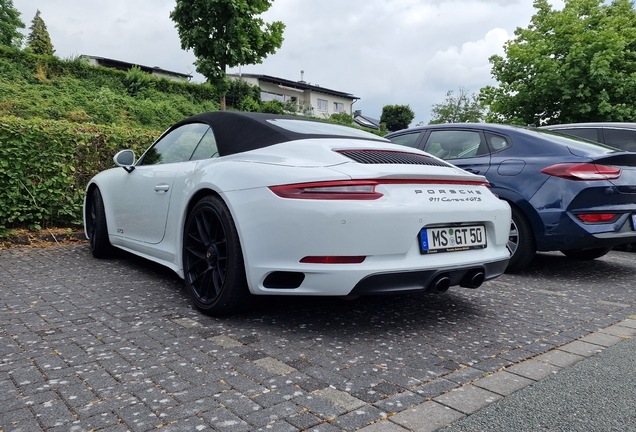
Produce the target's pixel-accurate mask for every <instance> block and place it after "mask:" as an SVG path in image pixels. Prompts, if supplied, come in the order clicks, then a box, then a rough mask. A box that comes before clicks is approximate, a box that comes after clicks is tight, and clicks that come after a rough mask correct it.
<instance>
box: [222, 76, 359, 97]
mask: <svg viewBox="0 0 636 432" xmlns="http://www.w3.org/2000/svg"><path fill="white" fill-rule="evenodd" d="M228 75H230V76H233V77H239V76H241V77H246V78H256V79H258V80H259V81H264V82H268V83H272V84H276V85H278V86H281V87H283V88H284V87H291V88H292V89H298V90H311V91H314V92H320V93H325V94H328V95H332V96H339V97H342V98H347V99H355V100H357V99H360V98H359V97H356V96H354V95H352V94H351V93H345V92H341V91H337V90H331V89H328V88H326V87H320V86H317V85H311V84H309V83H306V82H304V81H291V80H286V79H284V78H277V77H273V76H270V75H257V74H241V75H238V74H228Z"/></svg>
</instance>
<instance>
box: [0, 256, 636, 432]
mask: <svg viewBox="0 0 636 432" xmlns="http://www.w3.org/2000/svg"><path fill="white" fill-rule="evenodd" d="M635 276H636V254H632V253H626V252H616V251H614V252H611V253H610V254H609V255H607V256H605V257H603V258H601V259H599V260H596V261H591V262H577V261H572V260H569V259H567V258H565V257H564V256H562V255H561V254H558V253H550V254H539V255H537V257H536V258H535V260H534V262H533V264H532V265H531V267H530V268H528V270H527V271H525V272H523V273H520V274H515V275H504V276H502V277H501V278H499V279H497V280H494V281H491V282H488V283H486V284H484V285H483V286H482V287H481V288H479V289H477V290H470V289H465V288H454V289H451V290H450V291H448V292H447V293H446V294H444V295H438V296H434V295H404V296H392V297H367V298H359V299H357V300H354V301H344V300H341V299H329V298H263V299H262V301H261V302H260V303H261V306H260V308H259V309H258V310H256V311H253V312H250V313H245V314H240V315H235V316H231V317H224V318H211V317H207V316H205V315H203V314H201V313H200V312H198V311H197V310H196V309H193V307H192V306H191V303H190V300H189V298H188V296H187V293H186V292H185V288H184V284H183V282H182V281H181V280H180V279H179V278H178V277H177V276H176V275H174V274H173V273H172V272H170V271H169V270H166V269H163V268H162V267H160V266H157V265H155V264H153V263H150V262H148V261H145V260H142V259H139V258H136V257H133V256H131V255H128V254H125V253H121V254H120V255H118V256H117V257H116V258H113V259H109V260H96V259H94V258H92V256H91V255H90V252H89V250H88V246H87V245H86V244H80V245H71V246H62V247H51V248H43V249H10V250H3V251H0V325H1V330H2V331H1V333H0V359H1V361H0V430H2V431H3V432H8V431H25V432H26V431H29V432H31V431H39V430H45V431H90V430H100V431H102V430H103V431H108V432H114V431H127V430H131V431H147V430H154V429H157V428H160V430H162V431H181V430H199V431H206V430H218V431H232V432H234V431H255V430H267V431H302V430H311V431H340V430H345V431H353V430H357V429H363V430H365V431H369V432H371V431H380V430H386V431H394V430H395V431H405V430H410V429H412V430H434V429H435V428H437V427H441V426H443V425H444V424H447V423H444V421H447V420H448V419H449V418H450V419H451V420H452V419H453V418H454V417H456V418H457V419H460V418H462V417H464V416H465V415H466V414H469V413H471V412H474V411H476V410H478V409H480V408H482V407H483V406H485V405H487V404H488V403H490V402H492V401H494V400H498V399H500V398H502V397H504V396H505V391H503V390H501V389H503V388H507V389H508V391H510V392H513V391H514V390H515V389H516V388H518V387H520V386H522V385H526V384H527V383H528V382H532V381H533V376H534V375H533V373H534V374H536V376H534V378H536V379H540V376H541V375H542V374H543V375H544V374H545V373H552V372H556V371H558V370H559V369H560V368H561V367H562V366H567V364H568V360H567V355H565V354H567V353H568V352H567V351H563V350H557V351H553V350H554V349H555V348H556V347H563V346H566V345H568V344H571V343H572V342H573V341H578V342H575V343H578V344H586V343H589V342H590V341H594V340H596V341H597V343H598V344H599V346H603V345H604V344H605V345H608V339H609V338H608V335H609V334H608V333H603V334H602V335H601V336H599V333H595V332H596V331H597V330H599V329H602V328H607V327H610V326H612V325H613V324H615V323H618V322H620V321H624V320H625V319H627V318H629V317H631V316H633V315H634V314H636V284H634V281H635V280H636V277H635ZM625 328H627V329H629V327H625ZM628 335H629V333H626V334H625V336H628ZM609 336H612V337H614V338H616V339H617V340H618V339H619V338H620V337H621V336H622V335H620V334H618V335H617V334H611V335H609ZM584 337H587V339H584V341H581V339H582V338H584ZM594 338H596V339H594ZM569 346H570V347H572V345H569ZM576 349H580V350H581V351H585V350H586V349H587V350H589V347H587V346H585V345H581V346H579V347H578V348H576V347H575V348H572V349H570V351H572V350H576ZM550 352H552V353H557V354H550ZM544 353H547V354H544ZM562 353H565V354H562ZM542 354H543V355H544V356H546V355H547V356H550V355H552V360H551V361H549V362H541V359H545V357H541V355H542ZM579 354H580V355H585V353H584V352H580V353H579ZM572 355H578V354H575V353H572ZM555 356H557V357H559V358H557V359H556V360H555V359H554V358H555ZM527 359H532V361H535V362H537V364H534V363H532V362H531V361H525V362H523V361H524V360H527ZM561 361H562V362H563V363H562V364H561V366H559V364H560V363H559V362H561ZM521 362H523V363H521ZM539 363H540V364H539ZM515 365H517V366H516V367H517V370H519V369H525V372H524V373H523V374H520V373H518V374H515V375H514V377H512V379H511V380H508V381H507V382H505V381H506V380H505V376H504V374H502V373H501V372H505V373H509V372H507V371H509V370H512V371H514V367H515ZM519 365H523V366H519ZM532 366H536V370H534V369H533V370H530V369H532ZM503 368H506V369H505V370H504V369H503ZM529 368H530V369H529ZM498 371H499V374H495V375H496V376H498V377H499V379H503V382H500V383H492V380H491V385H494V386H495V387H496V389H493V388H491V389H490V390H489V389H488V387H487V385H481V386H477V385H470V386H467V384H469V383H471V382H475V380H481V379H484V378H485V377H488V376H489V375H491V374H494V373H496V372H498ZM510 373H511V374H512V372H510ZM495 375H492V376H495ZM524 380H529V381H527V382H526V381H524ZM483 382H485V381H482V383H483ZM491 390H496V391H491ZM468 393H470V394H468ZM427 410H428V411H427ZM436 418H443V419H444V421H440V423H439V424H437V423H435V419H436ZM422 419H427V420H426V421H425V422H422ZM418 422H419V423H418Z"/></svg>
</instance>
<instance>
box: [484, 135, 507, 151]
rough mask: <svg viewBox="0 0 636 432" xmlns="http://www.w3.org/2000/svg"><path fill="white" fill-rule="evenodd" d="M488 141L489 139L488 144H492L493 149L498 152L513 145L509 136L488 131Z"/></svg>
mask: <svg viewBox="0 0 636 432" xmlns="http://www.w3.org/2000/svg"><path fill="white" fill-rule="evenodd" d="M486 141H488V144H490V148H492V149H493V151H496V152H497V151H499V150H503V149H505V148H508V147H510V145H511V144H510V140H508V138H506V137H503V136H501V135H492V134H489V133H486Z"/></svg>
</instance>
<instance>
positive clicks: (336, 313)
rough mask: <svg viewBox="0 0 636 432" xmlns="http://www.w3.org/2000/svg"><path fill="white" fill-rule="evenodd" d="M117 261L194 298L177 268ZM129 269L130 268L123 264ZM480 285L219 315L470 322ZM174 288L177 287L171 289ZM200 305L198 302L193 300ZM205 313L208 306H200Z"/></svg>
mask: <svg viewBox="0 0 636 432" xmlns="http://www.w3.org/2000/svg"><path fill="white" fill-rule="evenodd" d="M109 261H110V263H111V264H116V265H117V266H120V267H123V268H124V269H125V268H128V269H130V271H131V273H132V272H135V273H141V274H142V275H145V276H149V277H157V278H159V279H161V280H163V281H164V282H165V283H166V285H168V286H169V287H171V288H172V287H178V289H179V295H180V296H183V298H184V300H185V301H186V302H189V294H188V292H187V290H186V287H185V283H184V282H183V280H182V279H181V278H179V276H178V275H177V274H176V273H174V272H173V271H172V270H170V269H168V268H167V267H164V266H162V265H160V264H157V263H155V262H152V261H149V260H146V259H144V258H141V257H138V256H136V255H133V254H131V253H128V252H125V251H121V250H117V251H115V252H114V253H113V255H112V257H111V258H109ZM123 271H126V270H123ZM476 291H478V290H471V289H468V288H460V287H452V288H451V289H449V290H448V291H447V292H446V293H444V294H427V293H411V294H392V295H375V296H362V297H358V298H355V299H349V298H340V297H321V296H254V297H253V300H254V305H252V306H251V307H250V308H249V309H248V311H246V312H242V313H238V314H234V315H229V316H221V317H215V318H213V319H218V320H222V321H225V322H228V323H234V324H239V323H240V322H243V323H246V322H250V321H259V322H266V323H271V324H273V325H275V326H280V327H282V328H294V329H301V328H306V327H307V326H308V325H309V326H312V325H318V326H319V327H320V328H321V329H322V330H328V329H329V328H339V329H342V328H343V327H347V326H349V327H350V328H353V329H356V331H358V332H359V331H365V330H370V329H372V328H378V329H384V330H386V329H387V328H393V329H394V330H396V329H403V330H404V329H414V328H415V329H421V328H426V327H428V328H430V327H436V326H439V325H442V324H444V323H445V322H448V321H449V320H450V321H453V322H460V323H461V322H469V321H470V320H471V317H474V316H475V315H481V314H482V313H483V311H482V310H481V306H480V305H479V304H475V302H473V301H472V300H471V298H470V296H465V295H463V294H462V293H475V292H476ZM171 292H172V291H171ZM191 307H192V309H195V307H194V306H191ZM199 313H201V314H202V315H203V313H202V312H199Z"/></svg>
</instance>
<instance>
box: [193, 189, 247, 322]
mask: <svg viewBox="0 0 636 432" xmlns="http://www.w3.org/2000/svg"><path fill="white" fill-rule="evenodd" d="M183 269H184V273H185V282H186V286H187V288H188V292H189V294H190V297H191V298H192V301H193V302H194V304H195V305H196V307H197V308H199V309H200V310H201V311H202V312H203V313H205V314H207V315H220V314H228V313H233V312H238V311H240V310H242V309H244V308H246V306H247V304H248V302H249V299H250V297H251V295H250V293H249V290H248V288H247V280H246V277H245V266H244V263H243V252H242V251H241V245H240V242H239V237H238V233H237V230H236V226H235V225H234V221H233V220H232V215H231V214H230V211H229V209H228V208H227V206H226V205H225V203H224V202H223V200H221V199H220V198H219V197H216V196H207V197H204V198H202V199H201V200H200V201H199V202H198V203H197V204H196V205H195V206H194V208H193V209H192V211H191V212H190V214H189V215H188V218H187V221H186V224H185V228H184V233H183Z"/></svg>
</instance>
